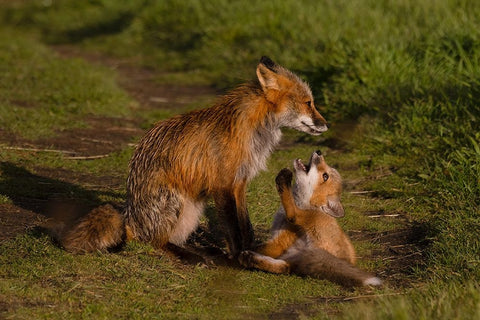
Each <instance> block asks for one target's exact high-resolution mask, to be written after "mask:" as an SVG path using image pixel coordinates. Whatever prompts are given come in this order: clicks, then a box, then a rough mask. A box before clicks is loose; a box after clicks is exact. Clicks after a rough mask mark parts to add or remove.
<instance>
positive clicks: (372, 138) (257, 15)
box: [0, 0, 480, 319]
mask: <svg viewBox="0 0 480 320" xmlns="http://www.w3.org/2000/svg"><path fill="white" fill-rule="evenodd" d="M478 16H480V4H479V3H478V1H473V0H472V1H468V0H464V1H454V0H439V1H413V0H400V1H370V0H358V1H343V0H342V1H323V2H321V3H319V2H318V1H307V0H305V1H282V2H281V3H280V2H273V1H263V2H261V3H259V2H257V1H249V2H245V1H223V0H216V1H213V2H212V1H196V0H194V1H178V0H168V1H148V0H142V1H140V0H138V1H113V0H98V1H88V2H87V1H82V2H78V1H73V0H71V1H70V0H63V1H52V2H48V1H45V2H37V1H15V2H11V3H8V4H4V5H3V8H2V10H0V17H2V18H3V21H4V23H3V26H5V28H4V29H2V31H1V32H0V62H1V66H0V68H1V71H2V72H1V73H2V77H1V78H0V127H1V129H2V130H6V132H10V133H15V134H20V135H22V136H23V137H25V138H30V139H32V138H36V137H44V136H52V135H54V134H55V132H56V131H57V130H62V129H66V128H72V127H78V126H84V125H85V122H84V119H85V117H86V116H87V115H90V114H93V115H99V114H103V115H109V116H114V115H129V114H131V112H132V111H131V110H130V109H129V108H128V106H129V103H131V101H129V99H128V98H127V97H126V95H125V93H124V92H123V91H122V90H120V89H119V88H118V87H117V86H116V84H115V81H114V79H115V75H114V74H113V73H112V72H111V71H108V70H106V69H102V68H100V69H99V68H98V67H92V66H91V65H89V64H87V63H85V62H83V61H81V60H78V59H61V58H59V57H58V56H56V55H55V54H54V53H53V52H52V50H51V49H49V48H47V47H46V45H45V44H59V43H68V44H73V45H75V46H78V47H81V48H83V50H92V51H101V52H104V53H106V54H110V55H115V56H117V57H122V58H128V59H132V60H134V61H137V62H138V63H139V64H142V65H146V66H150V67H153V68H155V69H156V70H157V71H158V74H159V75H158V79H157V80H158V81H162V82H165V81H173V80H174V81H176V82H179V83H184V84H185V83H187V84H191V83H195V84H199V83H200V84H205V83H208V84H212V85H215V86H217V87H221V88H227V87H230V86H232V85H233V84H236V83H238V82H241V81H242V80H243V79H250V78H251V77H252V76H253V75H254V68H255V64H256V62H257V60H258V58H259V57H260V56H261V55H264V54H267V55H269V56H271V57H272V58H273V59H274V60H276V61H278V62H279V63H281V64H284V65H285V66H287V67H290V68H292V69H294V70H295V71H297V72H299V73H300V74H301V75H302V76H303V77H304V78H305V79H307V80H308V81H309V82H310V83H311V85H312V88H313V91H314V93H315V94H316V101H317V105H319V106H320V109H321V112H322V114H324V115H325V116H326V118H327V119H328V120H329V121H330V122H332V123H333V124H334V127H333V128H332V130H333V131H332V132H330V133H328V134H327V135H325V136H324V138H322V139H319V140H318V139H312V138H310V137H307V138H305V137H304V136H303V135H299V134H296V133H292V132H287V134H286V140H289V141H290V142H295V144H294V145H292V146H291V147H289V148H288V149H286V150H279V151H277V152H275V153H274V155H273V157H272V158H271V160H270V162H269V169H268V171H266V172H264V173H262V174H260V175H259V176H258V177H257V178H256V179H255V180H254V181H253V182H252V184H251V185H250V188H249V193H248V199H249V210H250V212H251V216H252V221H253V223H254V226H255V228H256V229H258V230H266V229H268V227H269V224H270V221H271V217H272V214H273V212H274V211H275V209H276V207H277V206H278V200H277V196H276V193H275V188H274V181H273V177H274V176H275V174H276V172H278V170H279V169H280V168H282V167H285V166H289V165H291V161H292V160H293V159H294V158H296V157H301V158H303V159H306V158H308V156H309V154H310V153H311V152H312V151H313V150H315V149H317V148H320V149H322V151H324V152H326V153H327V160H328V161H329V162H330V163H331V164H332V165H333V166H334V167H337V168H338V169H339V171H340V173H341V174H342V175H343V177H344V179H345V180H347V181H356V184H355V188H356V190H367V191H373V193H372V196H357V195H352V194H349V193H348V190H347V192H346V193H345V195H344V204H345V206H346V209H347V217H346V218H345V219H343V220H341V223H342V225H343V226H344V227H345V229H347V230H356V229H359V230H362V231H371V232H378V231H386V230H395V229H397V228H402V227H404V222H402V221H399V220H395V219H390V220H388V219H384V220H373V219H369V218H367V217H365V215H364V213H365V212H369V211H379V210H385V212H396V213H399V214H401V216H402V217H403V218H404V219H405V220H406V221H407V222H408V223H409V224H410V225H414V226H421V227H422V228H423V229H425V231H426V235H425V239H424V240H425V242H426V243H428V246H427V247H426V248H425V250H424V254H425V265H424V267H418V268H415V270H413V273H412V274H411V275H410V276H409V277H410V278H409V280H410V281H411V282H412V283H414V286H413V288H411V289H391V288H389V287H388V286H387V288H385V289H382V290H380V291H379V292H377V293H378V294H379V295H380V296H378V297H376V298H372V299H368V298H365V299H358V300H356V301H359V302H354V303H350V302H349V303H329V304H327V305H326V306H324V305H322V306H316V304H315V303H311V301H312V299H313V298H312V297H318V296H324V297H325V296H337V295H352V296H364V295H368V294H365V293H364V292H361V291H355V292H348V291H345V290H343V289H341V288H338V287H336V286H334V285H330V284H328V283H325V282H322V281H317V280H311V279H300V278H297V277H277V276H272V275H268V274H265V273H255V272H245V271H239V270H231V269H228V268H219V269H213V270H210V269H202V268H199V267H183V266H179V265H175V264H173V263H172V262H170V261H168V260H165V259H162V258H159V257H157V256H153V255H152V251H151V248H149V247H145V246H140V245H138V246H137V245H135V244H132V245H130V246H128V247H127V250H126V251H125V252H124V253H120V254H112V255H87V256H82V257H72V256H70V255H68V254H66V253H65V252H63V251H61V250H59V249H57V248H56V247H55V246H54V245H52V243H51V242H50V241H49V239H48V238H46V237H44V236H42V235H38V234H35V233H33V234H27V235H25V236H21V237H19V238H17V239H14V240H11V241H7V242H4V243H2V244H1V247H0V250H1V251H2V255H1V257H2V259H3V261H2V263H1V264H0V266H1V267H0V277H1V278H2V282H0V285H1V286H2V287H1V290H0V297H1V298H2V299H0V300H5V301H7V302H8V303H10V304H11V305H14V306H15V307H14V313H13V315H14V316H16V317H17V318H29V317H32V316H36V317H49V316H54V317H59V318H60V317H66V316H69V315H70V316H73V317H76V318H82V317H83V318H88V317H97V318H107V317H113V316H117V317H125V318H126V317H131V318H135V317H137V318H140V317H141V316H142V315H145V316H147V317H152V318H154V317H162V315H163V317H162V318H165V317H167V318H168V317H171V318H174V317H175V316H181V317H184V318H191V317H196V316H199V315H205V317H208V316H209V315H212V314H225V318H235V317H237V318H238V317H241V316H248V315H252V314H253V315H256V314H263V315H265V314H268V313H272V312H274V311H278V310H282V308H285V305H286V304H288V303H306V304H307V305H309V306H310V307H311V308H314V309H315V308H318V309H316V310H318V311H319V312H320V313H319V315H318V316H317V317H318V318H326V317H327V315H326V313H325V312H331V313H332V314H334V315H335V316H337V317H339V318H346V319H352V318H359V317H360V318H366V319H384V318H389V319H408V318H420V319H430V318H436V319H452V318H453V319H455V318H457V319H475V318H478V316H479V313H480V297H479V295H478V289H479V288H478V282H479V279H480V273H479V270H480V268H479V263H480V256H479V252H480V242H479V240H478V234H479V232H480V229H479V226H480V216H479V211H478V208H479V207H480V146H479V145H480V143H479V141H480V133H479V128H480V123H479V122H480V91H479V88H480V65H479V63H480V20H478ZM14 30H15V31H14ZM26 34H28V35H29V36H26ZM200 103H202V105H203V102H200ZM189 108H190V107H189ZM171 115H173V112H171V111H162V110H158V111H152V112H149V114H148V116H142V117H143V119H144V122H145V125H144V126H145V127H146V126H148V124H151V123H152V122H154V120H153V118H163V117H167V116H171ZM346 121H348V122H353V123H356V124H358V126H357V127H356V129H355V130H354V129H353V127H348V128H347V129H343V130H342V129H341V128H340V129H338V130H336V131H335V124H339V123H342V122H346ZM147 123H148V124H147ZM344 131H346V132H344ZM349 131H351V132H349ZM0 132H1V131H0ZM339 136H344V138H345V139H346V140H347V142H346V145H345V151H343V152H341V153H338V152H335V150H331V149H328V148H326V147H325V145H324V144H326V143H327V142H328V140H327V138H335V137H339ZM130 154H131V150H130V149H125V150H122V151H119V152H117V153H115V154H113V155H111V157H109V158H105V159H98V160H94V161H90V162H84V161H66V160H65V159H64V158H63V156H61V155H49V154H35V155H33V154H30V153H26V152H19V151H6V150H1V149H0V158H1V159H2V161H8V162H10V163H13V164H15V165H16V166H18V167H20V168H25V169H27V170H28V171H29V172H35V167H36V166H42V167H53V168H59V167H60V168H67V169H69V170H72V171H73V172H81V173H87V174H92V175H99V174H107V175H112V176H117V177H124V176H125V174H126V171H125V170H126V166H127V162H128V158H129V156H130ZM13 171H15V170H13ZM13 176H14V175H12V174H11V173H10V174H6V173H5V172H3V173H2V177H1V180H0V181H2V182H3V184H2V185H3V187H2V189H1V190H2V192H0V193H1V194H2V195H1V197H0V202H2V203H8V202H11V199H10V198H11V197H9V196H7V195H6V194H7V193H8V192H9V191H8V184H7V183H6V182H5V181H11V180H9V179H11V178H12V177H13ZM0 183H1V182H0ZM66 187H70V186H66ZM80 187H81V188H80V190H79V189H75V188H73V189H69V190H71V191H72V192H73V194H74V195H76V196H78V197H80V198H82V197H86V198H88V197H89V196H91V194H90V193H88V192H87V195H85V194H84V193H83V192H84V191H85V190H84V189H88V186H80ZM97 191H98V190H97ZM97 191H94V194H93V195H94V196H95V197H100V198H101V199H111V198H113V199H116V200H119V199H121V198H122V196H123V192H124V191H123V190H122V189H121V188H118V189H117V190H115V192H116V194H115V195H113V196H112V195H102V194H99V192H97ZM17 192H18V193H22V191H21V190H18V191H17ZM22 194H23V193H22ZM263 236H265V234H263ZM355 245H356V247H357V248H358V251H359V254H360V255H364V256H368V255H369V253H370V252H371V251H372V250H373V249H374V248H375V246H373V245H371V244H370V243H368V242H362V241H359V242H356V243H355ZM3 252H6V253H7V254H3ZM20 261H21V262H22V263H20ZM361 263H362V264H363V265H364V266H365V267H366V268H369V269H370V270H376V269H383V268H386V269H387V270H388V263H387V262H383V261H372V260H368V259H367V260H365V261H361ZM216 286H220V288H217V287H216ZM391 294H393V295H391ZM24 301H26V302H24ZM313 301H315V300H314V299H313ZM314 305H315V306H314ZM0 306H1V304H0ZM309 316H311V315H310V314H309V315H307V316H306V317H309ZM199 317H200V316H199Z"/></svg>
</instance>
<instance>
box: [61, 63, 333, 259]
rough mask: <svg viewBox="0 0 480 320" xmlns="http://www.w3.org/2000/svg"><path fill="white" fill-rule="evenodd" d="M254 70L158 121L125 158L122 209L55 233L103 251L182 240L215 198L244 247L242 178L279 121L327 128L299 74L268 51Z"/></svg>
mask: <svg viewBox="0 0 480 320" xmlns="http://www.w3.org/2000/svg"><path fill="white" fill-rule="evenodd" d="M256 74H257V79H255V81H252V82H249V83H246V84H243V85H240V86H239V87H237V88H236V89H233V90H232V91H231V92H229V93H227V94H226V95H225V96H223V97H222V98H220V100H219V101H218V103H216V104H215V105H214V106H212V107H210V108H207V109H203V110H198V111H193V112H190V113H187V114H184V115H179V116H176V117H173V118H171V119H168V120H165V121H161V122H159V123H157V124H156V125H155V126H154V127H153V128H152V129H151V130H150V131H148V132H147V133H146V135H145V136H144V137H143V138H142V139H141V140H140V143H139V144H138V146H137V148H136V150H135V153H134V155H133V157H132V159H131V161H130V165H129V175H128V179H127V200H126V208H125V211H124V212H123V213H122V214H120V213H118V212H116V210H114V209H113V208H112V207H111V206H102V207H99V208H97V209H95V210H93V211H92V212H90V213H89V214H88V215H87V216H85V217H84V218H82V219H81V220H80V221H78V222H77V224H76V225H75V226H74V227H73V228H70V229H68V230H64V231H62V232H60V236H59V238H60V239H59V240H60V243H61V244H62V245H63V246H64V247H65V248H66V249H67V250H69V251H72V252H89V251H93V250H105V249H108V248H110V247H114V246H116V245H118V244H119V243H121V242H122V241H124V239H125V238H128V239H132V238H133V239H137V240H140V241H144V242H148V243H151V244H152V245H153V246H155V247H156V248H163V247H165V245H166V244H167V243H173V244H176V245H181V244H183V243H184V242H185V241H186V239H187V237H188V236H189V235H190V234H191V233H192V232H193V231H194V230H195V229H196V227H197V225H198V221H199V218H200V216H201V214H202V212H203V210H204V206H205V202H206V200H207V198H208V197H212V198H213V200H214V202H215V206H216V209H217V211H218V215H219V217H220V221H221V223H222V225H223V227H224V228H225V229H226V230H225V231H226V232H225V236H226V240H227V245H228V249H229V251H230V253H231V254H232V255H234V256H236V255H237V254H238V253H239V252H240V251H241V250H246V249H249V248H250V247H251V245H252V243H253V230H252V226H251V224H250V219H249V216H248V212H247V205H246V196H245V192H246V188H247V183H248V182H249V181H250V180H251V179H252V178H253V177H254V176H255V175H256V174H257V173H258V172H259V171H260V170H262V169H264V168H265V166H266V161H267V159H268V157H269V156H270V154H271V152H272V151H273V149H274V147H275V146H276V145H277V143H278V142H279V141H280V138H281V131H280V128H282V127H289V128H294V129H296V130H299V131H302V132H306V133H309V134H311V135H319V134H321V133H322V132H325V131H326V130H327V129H328V124H327V122H326V121H325V119H324V118H323V117H322V116H321V115H320V113H318V111H317V110H316V109H315V106H314V103H313V96H312V93H311V90H310V88H309V86H308V85H307V84H306V83H305V82H304V81H302V80H301V79H300V78H299V77H298V76H296V75H295V74H294V73H292V72H291V71H289V70H287V69H286V68H283V67H281V66H279V65H278V64H276V63H274V62H273V61H272V60H270V59H269V58H267V57H262V58H261V60H260V62H259V64H258V66H257V70H256Z"/></svg>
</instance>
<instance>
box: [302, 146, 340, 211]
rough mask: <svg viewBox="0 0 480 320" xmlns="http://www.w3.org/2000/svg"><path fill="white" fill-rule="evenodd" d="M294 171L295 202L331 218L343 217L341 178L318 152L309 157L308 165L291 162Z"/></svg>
mask: <svg viewBox="0 0 480 320" xmlns="http://www.w3.org/2000/svg"><path fill="white" fill-rule="evenodd" d="M293 167H294V169H295V176H296V178H295V186H294V193H295V200H296V201H298V203H297V205H298V206H300V207H304V208H310V207H317V208H320V209H322V210H323V212H325V213H327V214H329V215H331V216H333V217H336V218H338V217H343V216H344V215H345V212H344V210H343V206H342V204H341V202H340V195H341V193H342V178H341V177H340V174H339V173H338V171H337V170H335V169H334V168H332V167H330V166H329V165H328V164H327V163H326V162H325V159H324V158H323V156H322V155H321V154H320V151H316V152H314V153H313V154H312V156H311V157H310V162H309V163H308V164H304V163H302V161H301V160H300V159H296V160H295V161H294V162H293Z"/></svg>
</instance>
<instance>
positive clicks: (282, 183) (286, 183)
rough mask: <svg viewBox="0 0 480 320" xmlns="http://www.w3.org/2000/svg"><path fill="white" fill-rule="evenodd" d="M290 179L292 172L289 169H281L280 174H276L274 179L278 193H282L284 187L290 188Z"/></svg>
mask: <svg viewBox="0 0 480 320" xmlns="http://www.w3.org/2000/svg"><path fill="white" fill-rule="evenodd" d="M292 179H293V173H292V171H290V169H287V168H283V169H282V170H280V172H279V173H278V174H277V177H276V178H275V182H276V184H277V190H278V192H282V191H283V189H285V187H290V186H291V184H292Z"/></svg>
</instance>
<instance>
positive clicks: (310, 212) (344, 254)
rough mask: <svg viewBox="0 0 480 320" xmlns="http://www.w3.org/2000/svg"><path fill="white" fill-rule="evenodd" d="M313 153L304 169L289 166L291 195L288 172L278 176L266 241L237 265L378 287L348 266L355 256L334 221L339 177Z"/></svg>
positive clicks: (374, 280) (339, 208)
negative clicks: (277, 204)
mask: <svg viewBox="0 0 480 320" xmlns="http://www.w3.org/2000/svg"><path fill="white" fill-rule="evenodd" d="M317 152H318V151H317ZM317 152H314V153H313V154H312V157H311V159H310V163H309V164H308V165H305V164H303V163H302V162H301V161H300V160H299V159H297V160H295V161H294V169H295V175H296V181H295V185H294V187H293V191H292V188H291V181H292V172H291V171H290V170H288V169H283V170H281V171H280V173H279V174H278V176H277V178H276V184H277V190H278V192H279V194H280V199H281V202H282V207H281V208H280V209H279V210H278V212H277V213H276V215H275V218H274V222H273V226H272V238H271V239H270V240H268V241H267V242H266V243H265V244H263V245H261V246H260V247H258V248H257V250H256V252H253V251H243V252H242V253H241V254H240V256H239V260H240V263H241V264H242V265H244V266H245V267H249V268H257V269H261V270H264V271H268V272H273V273H289V272H293V273H297V274H300V275H311V276H315V277H318V278H324V279H329V280H331V281H335V282H338V283H340V284H343V285H345V286H354V285H380V284H381V281H380V279H378V278H376V277H374V276H373V275H371V274H369V273H367V272H364V271H362V270H360V269H358V268H356V267H355V266H354V264H355V250H354V248H353V246H352V243H351V242H350V240H349V239H348V237H347V235H346V234H345V233H344V232H343V231H342V229H341V228H340V226H339V225H338V223H337V221H336V219H335V218H337V217H342V216H343V215H344V210H343V206H342V204H341V203H340V195H341V191H342V181H341V177H340V175H339V173H338V172H337V171H336V170H335V169H333V168H331V167H329V166H328V165H327V164H326V162H325V160H324V158H323V156H321V155H320V154H319V152H318V153H317Z"/></svg>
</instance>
